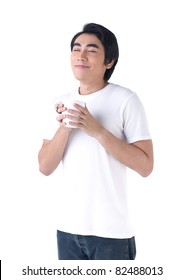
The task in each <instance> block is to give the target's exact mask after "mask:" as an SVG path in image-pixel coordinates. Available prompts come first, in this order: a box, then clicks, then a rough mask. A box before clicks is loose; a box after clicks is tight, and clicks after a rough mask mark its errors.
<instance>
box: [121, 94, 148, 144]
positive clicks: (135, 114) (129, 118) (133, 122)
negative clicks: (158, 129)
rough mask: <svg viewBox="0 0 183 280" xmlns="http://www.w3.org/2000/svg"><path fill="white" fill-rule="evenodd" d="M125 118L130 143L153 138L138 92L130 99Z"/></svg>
mask: <svg viewBox="0 0 183 280" xmlns="http://www.w3.org/2000/svg"><path fill="white" fill-rule="evenodd" d="M123 118H124V134H125V137H126V141H127V142H128V143H133V142H136V141H140V140H148V139H151V135H150V132H149V126H148V121H147V117H146V113H145V110H144V106H143V104H142V102H141V101H140V99H139V97H138V96H137V95H136V94H134V95H132V96H131V97H130V98H129V99H128V101H127V103H126V106H125V108H124V111H123Z"/></svg>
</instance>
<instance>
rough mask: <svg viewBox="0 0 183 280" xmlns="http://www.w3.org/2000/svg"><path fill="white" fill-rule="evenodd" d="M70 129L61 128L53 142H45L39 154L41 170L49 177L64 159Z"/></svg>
mask: <svg viewBox="0 0 183 280" xmlns="http://www.w3.org/2000/svg"><path fill="white" fill-rule="evenodd" d="M70 131H71V130H70V129H67V128H63V127H59V129H58V130H57V132H56V133H55V135H54V137H53V139H52V140H43V144H42V147H41V149H40V151H39V154H38V162H39V170H40V172H41V173H43V174H44V175H46V176H48V175H50V174H52V173H53V172H54V170H55V169H56V168H57V166H58V165H59V163H60V162H61V160H62V158H63V154H64V151H65V147H66V145H67V141H68V138H69V135H70Z"/></svg>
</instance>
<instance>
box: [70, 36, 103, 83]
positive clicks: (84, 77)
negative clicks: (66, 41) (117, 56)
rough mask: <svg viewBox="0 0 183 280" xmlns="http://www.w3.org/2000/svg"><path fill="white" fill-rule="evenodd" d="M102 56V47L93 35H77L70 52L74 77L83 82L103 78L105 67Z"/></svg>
mask: <svg viewBox="0 0 183 280" xmlns="http://www.w3.org/2000/svg"><path fill="white" fill-rule="evenodd" d="M104 58H105V53H104V47H103V45H102V44H101V42H100V40H99V39H98V38H97V37H96V36H95V35H91V34H81V35H80V36H78V37H77V39H76V40H75V42H74V45H73V49H72V52H71V66H72V71H73V73H74V76H75V78H76V79H77V80H79V81H80V82H83V83H92V82H96V81H100V80H103V77H104V73H105V71H106V68H107V66H106V65H105V64H104Z"/></svg>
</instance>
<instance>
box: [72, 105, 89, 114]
mask: <svg viewBox="0 0 183 280" xmlns="http://www.w3.org/2000/svg"><path fill="white" fill-rule="evenodd" d="M74 107H75V108H76V109H77V110H79V111H81V112H82V113H84V112H86V111H87V107H86V104H85V106H84V107H83V106H81V105H79V104H77V103H74Z"/></svg>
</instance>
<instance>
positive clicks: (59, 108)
mask: <svg viewBox="0 0 183 280" xmlns="http://www.w3.org/2000/svg"><path fill="white" fill-rule="evenodd" d="M66 110H67V108H66V107H65V106H64V104H58V105H57V106H56V112H57V113H58V114H62V113H63V112H64V111H66Z"/></svg>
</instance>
